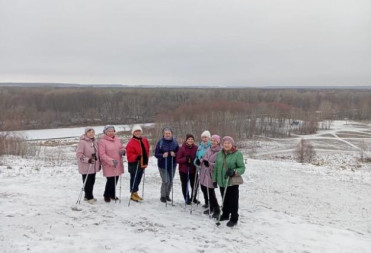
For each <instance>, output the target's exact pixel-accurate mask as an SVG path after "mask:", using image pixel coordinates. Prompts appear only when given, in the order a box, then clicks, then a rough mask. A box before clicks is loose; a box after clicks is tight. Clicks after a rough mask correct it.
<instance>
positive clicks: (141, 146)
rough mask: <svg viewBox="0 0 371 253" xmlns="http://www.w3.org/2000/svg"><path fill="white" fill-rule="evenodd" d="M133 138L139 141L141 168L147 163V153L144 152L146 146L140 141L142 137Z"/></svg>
mask: <svg viewBox="0 0 371 253" xmlns="http://www.w3.org/2000/svg"><path fill="white" fill-rule="evenodd" d="M133 138H134V139H136V140H138V141H139V142H140V149H141V152H142V154H141V156H142V157H141V158H140V166H141V167H142V168H143V167H144V165H148V154H147V152H146V147H145V146H144V143H143V141H142V137H136V136H133Z"/></svg>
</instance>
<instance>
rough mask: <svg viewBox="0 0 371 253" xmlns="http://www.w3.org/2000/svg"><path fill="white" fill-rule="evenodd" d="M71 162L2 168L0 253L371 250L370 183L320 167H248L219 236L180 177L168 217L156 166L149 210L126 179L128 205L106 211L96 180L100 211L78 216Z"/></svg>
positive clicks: (90, 208)
mask: <svg viewBox="0 0 371 253" xmlns="http://www.w3.org/2000/svg"><path fill="white" fill-rule="evenodd" d="M71 157H72V154H70V158H71ZM9 160H10V161H11V158H10V159H9ZM71 160H72V158H71ZM68 161H69V160H67V161H66V164H64V165H63V166H62V167H59V168H58V167H41V168H40V170H39V171H35V170H34V167H33V166H38V164H40V162H37V161H34V162H33V161H29V160H20V161H18V162H17V163H18V164H19V166H13V167H14V168H12V169H11V170H9V169H7V168H6V167H5V166H0V172H1V173H0V201H1V206H0V222H1V224H2V225H1V231H0V247H1V249H2V252H26V251H27V252H50V251H51V249H53V251H54V252H88V251H90V252H91V251H92V250H94V251H95V252H174V251H176V252H226V251H227V252H336V253H338V252H369V249H370V247H371V225H370V224H371V223H370V218H369V217H370V216H369V214H370V213H371V199H370V198H369V192H370V191H371V180H370V175H369V174H366V175H363V177H366V179H365V180H363V181H361V180H358V178H357V177H355V176H354V174H344V175H343V177H338V175H333V174H331V173H326V170H325V169H324V168H321V167H320V168H318V167H312V166H308V165H304V166H303V165H301V164H297V163H290V162H277V161H259V160H250V159H249V160H247V173H246V176H245V181H246V182H245V184H243V185H242V186H241V187H240V222H239V224H238V226H237V227H236V228H233V229H230V228H227V227H226V226H225V222H223V223H222V225H221V226H220V227H216V226H215V221H213V220H209V219H208V217H207V216H206V215H203V214H201V211H202V208H201V207H198V208H197V209H196V211H195V212H194V213H193V214H190V212H189V208H187V210H184V204H183V201H182V198H181V193H180V185H179V178H178V175H177V176H176V180H175V185H174V189H175V191H174V199H175V206H174V207H171V206H168V207H167V208H166V207H165V205H164V204H163V203H161V202H160V201H159V186H160V178H159V175H158V172H157V168H156V165H155V159H153V158H151V164H150V167H149V168H148V169H147V175H146V188H145V200H144V202H143V203H132V204H131V206H130V207H127V201H128V198H127V197H128V190H127V188H128V185H127V182H128V174H125V175H124V177H123V201H122V203H121V204H114V203H110V204H106V203H104V202H103V200H102V197H101V195H102V192H103V188H104V183H105V179H104V178H103V177H102V175H101V174H99V175H97V182H96V187H95V195H96V197H97V198H98V202H97V204H96V205H89V204H86V203H83V204H82V209H83V211H81V212H76V211H72V210H71V206H73V204H74V202H75V201H76V198H77V194H78V191H79V188H80V187H81V182H80V180H81V179H80V177H79V175H78V174H77V172H76V167H75V166H74V165H71V164H69V163H68ZM5 162H7V161H5ZM20 166H22V168H23V169H21V170H20V169H19V167H20ZM359 173H361V172H359ZM140 189H141V188H140ZM217 193H218V194H217V195H218V197H219V199H220V194H219V192H217ZM201 199H202V198H201Z"/></svg>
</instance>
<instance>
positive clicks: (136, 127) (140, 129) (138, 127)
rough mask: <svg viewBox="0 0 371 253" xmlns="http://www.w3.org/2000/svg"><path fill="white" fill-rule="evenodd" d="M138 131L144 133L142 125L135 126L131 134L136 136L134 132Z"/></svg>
mask: <svg viewBox="0 0 371 253" xmlns="http://www.w3.org/2000/svg"><path fill="white" fill-rule="evenodd" d="M138 130H139V131H141V132H143V130H142V127H141V126H140V125H134V126H133V129H131V133H132V134H134V132H135V131H138Z"/></svg>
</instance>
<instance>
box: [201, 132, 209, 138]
mask: <svg viewBox="0 0 371 253" xmlns="http://www.w3.org/2000/svg"><path fill="white" fill-rule="evenodd" d="M204 136H205V137H207V138H209V139H210V137H211V134H210V132H209V130H205V131H203V133H202V134H201V137H204Z"/></svg>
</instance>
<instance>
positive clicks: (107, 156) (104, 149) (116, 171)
mask: <svg viewBox="0 0 371 253" xmlns="http://www.w3.org/2000/svg"><path fill="white" fill-rule="evenodd" d="M98 147H99V156H100V161H101V163H102V167H103V176H105V177H114V176H119V175H121V174H122V173H124V164H123V162H122V157H121V155H120V152H121V151H123V150H125V148H124V146H123V145H122V144H121V141H120V140H119V138H117V137H116V136H114V137H113V138H111V137H109V136H108V135H103V137H102V139H101V140H100V141H99V144H98ZM113 160H116V161H117V162H118V164H117V167H116V168H115V167H114V165H113Z"/></svg>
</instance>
